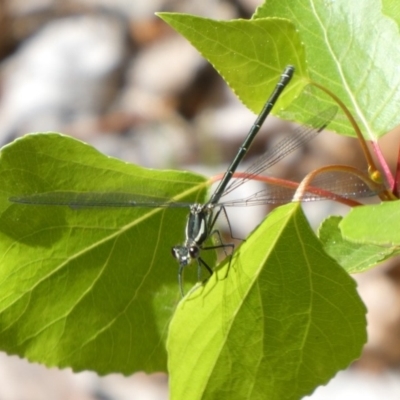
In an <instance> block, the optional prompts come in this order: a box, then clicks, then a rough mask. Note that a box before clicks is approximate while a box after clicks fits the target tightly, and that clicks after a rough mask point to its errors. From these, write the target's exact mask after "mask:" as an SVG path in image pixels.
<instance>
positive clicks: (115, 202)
mask: <svg viewBox="0 0 400 400" xmlns="http://www.w3.org/2000/svg"><path fill="white" fill-rule="evenodd" d="M9 201H10V202H12V203H19V204H32V205H48V206H69V207H71V208H90V207H155V208H156V207H189V206H190V204H192V203H180V202H172V201H170V200H168V199H166V198H162V197H153V196H145V195H138V194H133V193H125V192H74V191H58V192H46V193H34V194H29V195H21V196H13V197H10V198H9Z"/></svg>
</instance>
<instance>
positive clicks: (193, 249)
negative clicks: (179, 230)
mask: <svg viewBox="0 0 400 400" xmlns="http://www.w3.org/2000/svg"><path fill="white" fill-rule="evenodd" d="M189 255H190V257H191V258H198V257H199V255H200V248H199V247H197V246H191V247H190V248H189Z"/></svg>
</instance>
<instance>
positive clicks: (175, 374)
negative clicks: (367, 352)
mask: <svg viewBox="0 0 400 400" xmlns="http://www.w3.org/2000/svg"><path fill="white" fill-rule="evenodd" d="M228 267H229V263H225V266H224V267H223V268H221V269H220V270H219V271H218V273H216V274H214V275H213V276H212V277H211V278H210V280H209V282H208V283H207V285H206V286H205V287H203V288H198V289H197V290H194V291H192V293H191V294H190V295H189V296H187V298H185V300H184V301H183V302H181V303H180V304H179V306H178V308H177V311H176V313H175V315H174V317H173V319H172V321H171V325H170V332H169V338H168V342H167V346H168V353H169V370H170V374H171V375H170V385H171V394H172V396H171V399H173V400H178V399H179V400H180V399H191V400H195V399H200V398H201V399H219V400H222V399H233V398H234V399H268V400H274V399H276V400H281V399H287V400H290V399H293V400H294V399H296V400H297V399H299V398H301V397H302V396H304V395H307V394H309V393H311V392H312V391H313V390H314V388H315V387H316V386H318V385H321V384H325V383H326V382H327V381H328V380H329V379H330V378H332V377H333V376H334V375H335V374H336V372H337V371H338V370H340V369H343V368H346V367H347V366H348V365H349V363H350V362H351V361H352V360H354V359H355V358H357V357H358V356H359V355H360V353H361V349H362V346H363V344H364V343H365V341H366V331H365V330H366V320H365V312H366V310H365V307H364V305H363V303H362V302H361V300H360V298H359V296H358V294H357V291H356V285H355V282H354V281H353V279H352V278H351V277H350V276H349V275H348V274H347V273H346V272H345V271H344V270H343V269H342V268H341V267H340V266H339V265H338V264H337V263H336V262H334V260H333V259H332V258H331V257H329V256H327V255H326V254H325V253H324V251H323V249H322V247H321V244H320V242H319V241H318V239H317V238H316V237H315V235H314V233H313V232H312V230H311V229H310V227H309V225H308V223H307V221H306V219H305V217H304V215H303V213H302V211H301V207H300V206H299V205H298V204H288V205H286V206H283V207H280V208H278V209H276V210H275V211H274V212H273V213H271V214H270V215H269V217H268V218H267V219H266V220H265V221H264V223H263V224H262V225H261V226H260V227H259V228H258V229H257V230H256V231H255V232H253V234H252V235H251V236H250V237H249V238H248V239H247V240H246V241H245V242H244V243H243V245H242V246H241V247H240V248H239V249H237V250H236V252H235V255H234V260H233V261H232V265H231V266H230V269H229V271H228V273H227V268H228Z"/></svg>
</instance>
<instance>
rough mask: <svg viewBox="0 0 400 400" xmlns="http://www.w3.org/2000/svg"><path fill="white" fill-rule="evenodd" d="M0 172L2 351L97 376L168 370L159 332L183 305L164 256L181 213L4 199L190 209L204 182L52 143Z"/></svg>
mask: <svg viewBox="0 0 400 400" xmlns="http://www.w3.org/2000/svg"><path fill="white" fill-rule="evenodd" d="M0 171H1V172H0V174H1V177H2V185H1V194H0V213H1V217H0V219H1V220H0V248H1V251H0V254H1V259H0V349H1V350H3V351H6V352H8V353H9V354H18V355H19V356H22V357H26V358H28V359H29V360H31V361H38V362H41V363H44V364H46V365H50V366H52V365H57V366H59V367H65V366H70V367H72V368H73V369H75V370H83V369H92V370H96V371H97V372H99V373H101V374H103V373H109V372H113V371H119V372H122V373H125V374H129V373H131V372H133V371H138V370H145V371H159V370H166V351H165V338H166V332H167V327H168V323H169V319H170V318H171V315H172V314H173V312H174V309H175V306H176V304H177V303H178V301H179V300H180V295H179V290H178V285H177V267H178V266H177V265H176V262H175V261H174V260H173V258H172V257H171V252H170V248H171V246H173V245H175V244H177V243H179V242H181V241H182V240H183V232H184V225H185V219H186V214H187V212H188V211H187V209H173V210H172V209H165V208H164V209H152V208H130V207H127V208H118V209H105V208H91V209H88V208H82V209H71V208H69V207H65V206H64V207H62V206H54V207H49V206H43V205H22V204H12V203H10V202H9V200H8V199H9V197H10V196H17V195H22V194H31V193H37V192H50V191H57V190H62V191H94V192H108V191H119V192H121V191H122V192H128V193H138V194H142V195H154V194H157V195H158V196H164V197H166V198H172V197H174V198H175V199H176V200H183V199H186V200H190V201H194V200H201V199H202V196H204V184H203V185H202V183H203V182H204V179H203V178H201V177H199V176H197V175H194V174H190V173H186V172H175V171H155V170H147V169H144V168H141V167H138V166H134V165H131V164H128V163H125V162H122V161H119V160H116V159H113V158H109V157H106V156H104V155H102V154H100V153H99V152H97V151H96V150H94V149H93V148H91V147H90V146H88V145H86V144H84V143H81V142H79V141H77V140H74V139H71V138H69V137H65V136H62V135H59V134H37V135H28V136H26V137H24V138H22V139H20V140H17V141H15V142H14V143H13V144H11V145H8V146H6V147H4V148H3V150H2V151H1V162H0ZM201 188H203V189H202V190H201Z"/></svg>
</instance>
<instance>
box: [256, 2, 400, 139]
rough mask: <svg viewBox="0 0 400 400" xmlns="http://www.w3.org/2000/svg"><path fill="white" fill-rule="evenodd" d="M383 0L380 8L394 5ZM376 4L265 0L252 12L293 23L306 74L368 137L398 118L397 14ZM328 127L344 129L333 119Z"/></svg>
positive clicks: (383, 130)
mask: <svg viewBox="0 0 400 400" xmlns="http://www.w3.org/2000/svg"><path fill="white" fill-rule="evenodd" d="M386 3H387V4H386V6H385V9H386V10H390V11H391V12H393V11H399V8H398V7H397V8H396V7H394V6H391V5H390V4H393V2H392V3H390V2H389V1H386ZM389 3H390V4H389ZM381 7H382V5H381V2H380V1H377V0H363V1H362V2H355V1H347V0H334V1H326V0H309V1H306V2H304V1H301V0H295V1H293V0H268V1H266V2H265V3H264V4H263V5H262V6H260V7H259V8H258V9H257V12H256V13H255V15H254V18H255V19H258V18H265V17H278V18H287V19H289V20H290V21H291V22H292V23H293V24H294V25H295V26H296V28H297V30H298V32H299V35H300V37H301V39H302V41H303V42H304V46H305V48H306V54H307V66H308V74H309V75H310V77H311V79H312V80H315V81H317V82H318V83H320V84H322V85H323V86H325V87H327V88H328V89H330V90H331V91H332V92H334V93H335V94H336V95H337V96H339V98H340V99H341V100H342V101H343V102H344V103H345V104H346V105H347V107H348V108H349V109H350V110H351V112H352V114H353V115H355V116H356V118H357V120H358V122H359V124H360V125H361V127H362V129H363V131H364V134H365V136H366V137H367V138H369V139H376V138H377V137H379V136H381V135H382V134H384V133H386V132H387V131H389V130H390V129H392V128H393V127H395V126H397V125H398V124H399V123H400V113H399V112H398V104H399V102H400V75H399V74H398V73H397V69H398V65H399V64H400V34H399V29H398V26H397V25H396V23H395V22H394V21H393V19H395V20H397V21H398V20H399V19H400V18H399V15H393V14H392V15H391V18H389V17H387V16H385V15H383V14H382V11H381ZM392 18H393V19H392ZM315 95H317V96H318V92H315ZM343 122H345V121H343ZM331 128H332V129H334V130H338V131H339V132H343V131H344V130H345V126H344V125H343V124H339V123H338V124H337V125H332V126H331ZM346 131H347V132H348V133H349V132H351V130H350V129H346Z"/></svg>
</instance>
